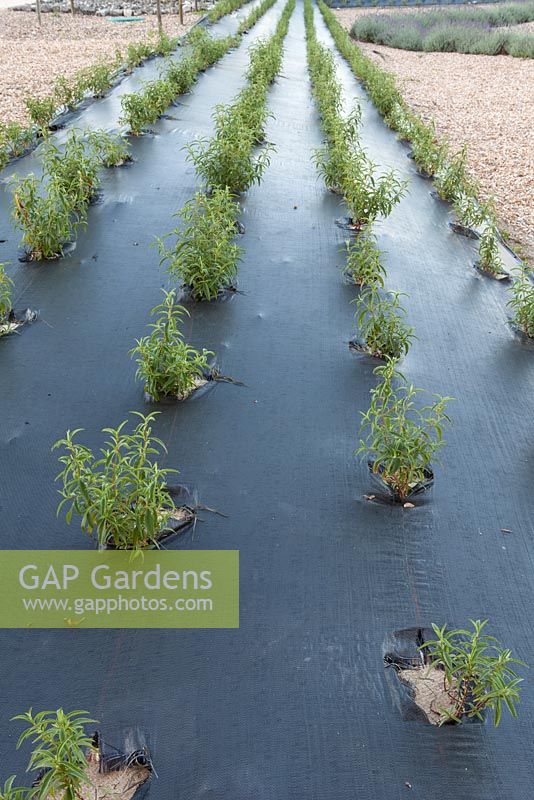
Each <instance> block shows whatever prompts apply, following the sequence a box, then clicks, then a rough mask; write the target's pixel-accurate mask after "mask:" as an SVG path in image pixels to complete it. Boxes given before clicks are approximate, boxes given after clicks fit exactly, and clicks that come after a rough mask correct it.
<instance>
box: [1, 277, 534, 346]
mask: <svg viewBox="0 0 534 800" xmlns="http://www.w3.org/2000/svg"><path fill="white" fill-rule="evenodd" d="M514 278H515V279H514V282H513V283H512V288H511V294H512V296H511V298H510V300H509V301H508V304H507V305H509V306H510V307H511V308H512V310H513V312H514V322H515V323H516V325H517V326H518V327H519V328H521V330H522V331H523V332H524V333H526V335H527V336H530V337H531V338H534V284H533V283H532V281H531V279H530V277H529V274H528V272H527V270H526V268H525V267H524V266H523V265H521V266H520V267H518V268H517V269H516V270H515V273H514ZM0 284H1V281H0ZM0 302H1V301H0ZM0 308H1V305H0Z"/></svg>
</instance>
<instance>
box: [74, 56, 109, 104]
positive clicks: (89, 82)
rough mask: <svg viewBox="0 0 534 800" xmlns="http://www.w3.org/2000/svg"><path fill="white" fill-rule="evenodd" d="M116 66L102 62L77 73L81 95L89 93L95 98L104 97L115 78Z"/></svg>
mask: <svg viewBox="0 0 534 800" xmlns="http://www.w3.org/2000/svg"><path fill="white" fill-rule="evenodd" d="M115 71H116V70H115V66H114V64H106V63H105V62H100V63H99V64H93V65H92V66H90V67H85V69H82V70H80V71H79V72H78V73H77V76H76V80H77V83H78V88H79V93H80V94H82V95H83V94H84V93H86V92H89V93H90V94H91V95H92V96H93V97H104V95H105V94H106V92H107V91H108V89H109V88H110V87H111V85H112V83H113V78H114V77H115Z"/></svg>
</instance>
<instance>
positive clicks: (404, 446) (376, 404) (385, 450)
mask: <svg viewBox="0 0 534 800" xmlns="http://www.w3.org/2000/svg"><path fill="white" fill-rule="evenodd" d="M395 367H396V361H395V360H394V359H388V360H387V363H386V364H384V365H383V366H380V367H377V368H376V369H375V370H374V374H375V375H377V376H378V377H379V379H380V381H379V383H378V385H377V386H376V387H375V388H374V389H373V390H372V391H371V405H370V408H369V410H368V411H366V412H365V413H364V412H361V414H362V426H361V431H362V433H363V434H365V437H364V438H362V439H361V440H360V446H359V448H358V450H357V454H359V455H365V456H367V457H368V458H369V459H370V464H371V469H372V471H373V473H375V474H377V475H379V476H380V477H381V478H382V480H383V481H384V483H385V484H386V485H387V486H388V487H389V488H390V489H391V490H392V492H393V494H394V497H395V499H396V500H397V501H398V502H401V503H404V502H405V500H406V498H407V497H408V496H409V495H410V494H411V493H412V492H413V491H414V490H415V489H416V488H417V487H418V486H419V485H421V484H423V483H424V482H425V480H426V478H427V475H428V472H429V469H430V464H431V461H432V458H433V457H434V456H435V454H436V452H437V451H438V450H439V449H440V448H441V447H442V446H443V444H444V441H443V426H444V424H445V423H446V422H450V420H449V417H448V416H447V413H446V410H445V409H446V407H447V405H448V403H449V402H450V400H451V399H452V398H450V397H441V396H439V395H434V402H433V403H431V404H429V405H426V406H424V407H423V408H417V407H416V405H415V403H416V400H417V397H418V396H419V394H420V393H421V389H416V388H414V386H413V385H411V384H408V383H407V382H406V380H405V378H404V376H403V375H402V374H401V373H400V372H398V371H396V369H395Z"/></svg>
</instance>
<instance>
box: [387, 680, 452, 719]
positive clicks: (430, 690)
mask: <svg viewBox="0 0 534 800" xmlns="http://www.w3.org/2000/svg"><path fill="white" fill-rule="evenodd" d="M397 675H398V677H399V679H400V680H401V681H402V682H403V683H405V684H406V685H407V686H409V687H410V689H411V690H412V693H413V699H414V702H415V703H416V705H418V706H419V708H420V709H421V710H422V711H423V712H424V713H425V715H426V718H427V719H428V721H429V722H430V723H431V724H432V725H439V723H440V722H441V721H442V720H443V719H444V717H445V718H446V715H444V714H443V710H445V711H449V712H451V713H452V712H453V711H454V705H455V704H454V700H453V698H451V691H450V690H451V688H454V687H447V685H446V681H445V673H444V672H443V670H441V669H437V668H436V667H427V666H425V667H419V668H417V669H400V670H398V671H397Z"/></svg>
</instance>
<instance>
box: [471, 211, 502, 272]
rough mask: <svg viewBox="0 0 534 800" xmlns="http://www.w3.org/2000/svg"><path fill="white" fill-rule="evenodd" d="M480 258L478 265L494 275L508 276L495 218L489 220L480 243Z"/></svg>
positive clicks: (481, 235)
mask: <svg viewBox="0 0 534 800" xmlns="http://www.w3.org/2000/svg"><path fill="white" fill-rule="evenodd" d="M478 255H479V260H478V263H477V266H478V267H479V269H481V270H483V271H484V272H488V273H489V274H490V275H493V277H500V276H506V273H504V272H503V270H504V264H503V261H502V259H501V257H500V255H499V234H498V231H497V225H496V223H495V221H494V220H493V219H490V220H487V222H486V225H485V226H484V230H483V231H482V233H481V234H480V240H479V243H478Z"/></svg>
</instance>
